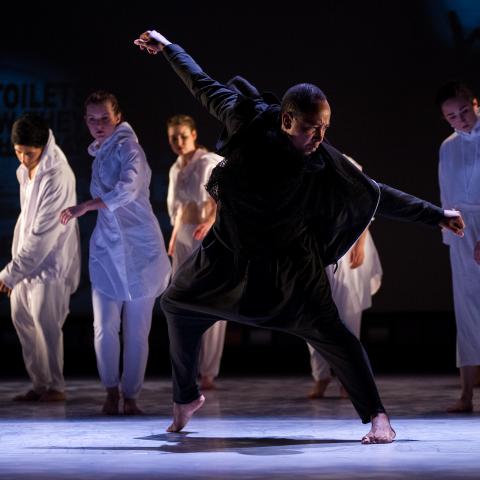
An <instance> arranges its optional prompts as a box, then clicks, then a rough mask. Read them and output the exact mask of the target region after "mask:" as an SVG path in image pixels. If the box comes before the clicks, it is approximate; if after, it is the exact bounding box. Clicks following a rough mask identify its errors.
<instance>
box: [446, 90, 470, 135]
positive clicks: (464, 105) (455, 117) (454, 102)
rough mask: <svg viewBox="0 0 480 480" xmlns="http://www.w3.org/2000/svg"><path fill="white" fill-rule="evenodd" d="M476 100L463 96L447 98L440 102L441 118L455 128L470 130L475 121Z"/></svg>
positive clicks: (464, 130)
mask: <svg viewBox="0 0 480 480" xmlns="http://www.w3.org/2000/svg"><path fill="white" fill-rule="evenodd" d="M477 108H478V103H477V100H476V99H474V100H473V101H472V100H469V99H467V98H463V97H456V98H449V99H448V100H446V101H445V102H443V103H442V106H441V109H442V114H443V118H445V120H446V121H447V122H448V123H449V124H450V126H451V127H452V128H454V129H455V130H459V131H461V132H467V133H469V132H471V131H472V129H473V127H474V126H475V124H476V123H477V115H476V113H475V112H476V111H477Z"/></svg>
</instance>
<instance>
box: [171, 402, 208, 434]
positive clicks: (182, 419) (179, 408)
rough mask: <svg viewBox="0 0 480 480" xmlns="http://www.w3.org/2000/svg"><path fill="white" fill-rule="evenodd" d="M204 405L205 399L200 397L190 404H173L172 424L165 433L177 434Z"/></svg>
mask: <svg viewBox="0 0 480 480" xmlns="http://www.w3.org/2000/svg"><path fill="white" fill-rule="evenodd" d="M204 403H205V397H204V396H203V395H200V396H199V397H198V398H197V399H196V400H194V401H193V402H190V403H175V402H173V422H172V424H171V425H170V426H169V427H168V428H167V432H172V433H173V432H179V431H180V430H181V429H182V428H183V427H184V426H185V425H186V424H187V423H188V421H189V420H190V419H191V418H192V415H193V414H194V413H195V412H196V411H197V410H198V409H199V408H200V407H201V406H202V405H203V404H204Z"/></svg>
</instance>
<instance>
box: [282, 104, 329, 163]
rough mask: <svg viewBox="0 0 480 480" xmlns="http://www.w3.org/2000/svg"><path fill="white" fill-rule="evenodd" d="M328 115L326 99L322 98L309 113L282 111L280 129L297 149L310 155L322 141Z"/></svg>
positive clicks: (327, 123)
mask: <svg viewBox="0 0 480 480" xmlns="http://www.w3.org/2000/svg"><path fill="white" fill-rule="evenodd" d="M330 116H331V111H330V105H329V104H328V102H327V101H326V100H322V101H321V102H318V103H317V104H316V107H315V108H314V110H313V111H312V112H309V113H303V114H295V115H294V114H292V113H289V112H284V113H282V130H283V131H284V132H285V133H286V134H287V135H288V136H289V138H290V140H291V142H292V143H293V146H294V147H295V148H296V149H297V150H299V151H300V152H302V153H303V154H305V155H310V154H311V153H313V152H314V151H315V150H316V149H317V148H318V147H319V146H320V144H321V143H322V142H323V137H324V136H325V132H326V130H327V128H328V127H329V126H330Z"/></svg>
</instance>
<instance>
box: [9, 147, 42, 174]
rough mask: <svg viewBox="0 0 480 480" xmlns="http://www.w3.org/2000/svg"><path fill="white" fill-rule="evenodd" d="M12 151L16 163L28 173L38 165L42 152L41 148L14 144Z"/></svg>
mask: <svg viewBox="0 0 480 480" xmlns="http://www.w3.org/2000/svg"><path fill="white" fill-rule="evenodd" d="M13 149H14V150H15V155H16V156H17V158H18V161H19V162H20V163H21V164H22V165H24V166H25V167H26V168H27V169H28V170H29V171H30V170H33V169H34V168H35V167H36V166H37V165H38V164H39V162H40V157H41V156H42V152H43V147H29V146H28V145H17V144H15V145H14V146H13Z"/></svg>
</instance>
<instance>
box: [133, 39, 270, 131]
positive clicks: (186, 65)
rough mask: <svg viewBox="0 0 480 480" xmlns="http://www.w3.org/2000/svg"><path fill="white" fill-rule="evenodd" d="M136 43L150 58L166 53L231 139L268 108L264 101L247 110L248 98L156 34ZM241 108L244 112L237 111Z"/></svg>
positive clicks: (180, 48) (183, 79) (185, 81)
mask: <svg viewBox="0 0 480 480" xmlns="http://www.w3.org/2000/svg"><path fill="white" fill-rule="evenodd" d="M134 43H135V45H138V46H139V47H140V49H142V50H146V51H147V52H148V53H150V54H157V53H159V52H162V53H163V55H164V57H165V58H166V59H167V61H168V62H169V63H170V65H171V66H172V68H173V69H174V71H175V72H176V73H177V75H178V76H179V77H180V78H181V79H182V81H183V82H184V83H185V85H186V86H187V88H188V89H189V90H190V92H191V93H192V95H193V96H194V97H195V98H196V99H197V100H198V101H199V102H200V103H201V104H202V105H203V106H204V107H205V108H206V109H207V110H208V111H209V112H210V114H211V115H213V116H214V117H215V118H217V119H218V120H220V122H222V123H223V124H224V125H225V127H226V128H227V131H228V133H229V135H232V134H233V133H234V132H236V131H237V130H238V129H239V128H240V126H241V125H242V124H244V123H249V122H250V121H251V120H252V119H253V118H254V117H255V116H256V115H258V113H260V112H262V111H263V110H264V109H265V108H267V104H266V103H265V102H264V101H263V100H262V99H261V98H260V97H259V98H258V99H256V100H252V101H251V102H250V103H249V108H245V104H244V103H243V102H242V100H244V99H245V97H244V96H243V95H242V94H241V93H239V92H238V91H236V90H234V89H232V88H230V87H228V86H227V85H224V84H222V83H220V82H217V81H216V80H214V79H212V78H211V77H209V76H208V75H207V74H206V73H205V72H204V71H203V70H202V68H201V67H200V66H199V65H198V64H197V63H196V62H195V60H194V59H193V58H192V57H191V56H190V55H188V54H187V53H186V52H185V50H183V48H182V47H180V46H178V45H175V44H173V43H171V42H170V41H169V40H167V39H166V38H165V37H164V36H163V35H162V34H160V33H158V32H157V31H155V30H147V31H146V32H144V33H142V34H141V35H140V37H139V38H137V39H136V40H135V41H134ZM240 104H242V108H241V109H239V108H237V107H238V106H239V105H240Z"/></svg>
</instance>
